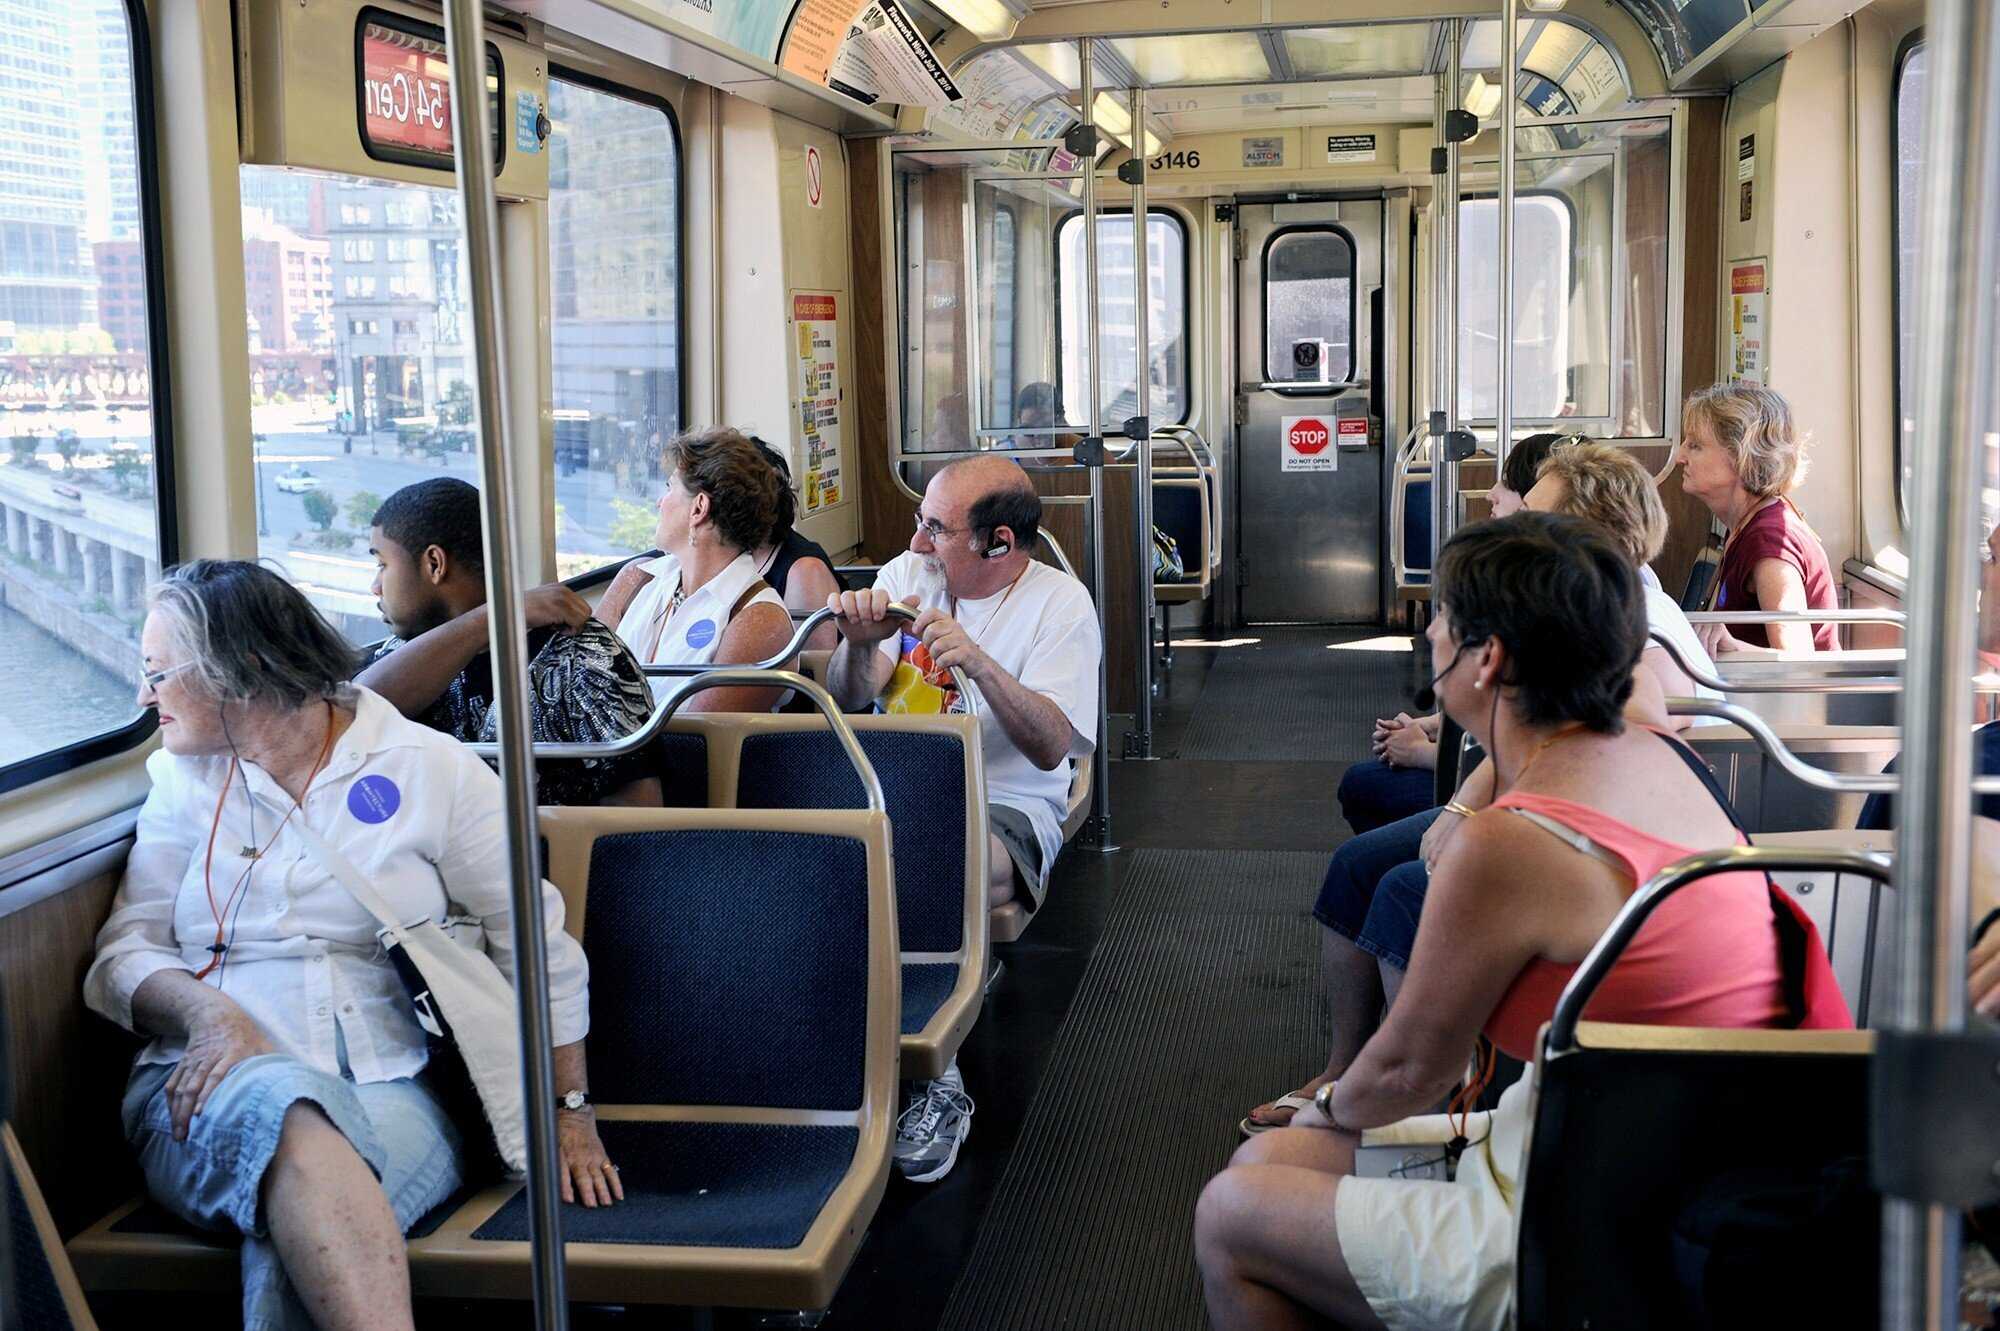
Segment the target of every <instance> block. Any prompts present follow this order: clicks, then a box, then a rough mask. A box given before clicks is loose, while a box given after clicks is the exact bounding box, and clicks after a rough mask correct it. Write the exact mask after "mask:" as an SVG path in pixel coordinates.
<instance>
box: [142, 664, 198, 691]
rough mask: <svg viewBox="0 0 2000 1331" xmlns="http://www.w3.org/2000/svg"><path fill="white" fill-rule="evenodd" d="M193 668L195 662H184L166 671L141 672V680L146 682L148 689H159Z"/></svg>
mask: <svg viewBox="0 0 2000 1331" xmlns="http://www.w3.org/2000/svg"><path fill="white" fill-rule="evenodd" d="M193 668H194V662H192V661H183V662H181V663H180V664H179V665H174V666H168V667H167V668H166V669H165V670H141V671H140V672H139V678H140V679H143V680H145V681H146V687H147V688H149V689H158V688H159V687H160V685H161V684H163V683H165V682H166V681H167V680H170V679H172V678H173V677H174V676H175V675H178V674H180V673H181V671H183V670H192V669H193Z"/></svg>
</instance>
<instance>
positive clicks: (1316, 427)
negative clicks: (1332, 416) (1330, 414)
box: [1285, 418, 1333, 453]
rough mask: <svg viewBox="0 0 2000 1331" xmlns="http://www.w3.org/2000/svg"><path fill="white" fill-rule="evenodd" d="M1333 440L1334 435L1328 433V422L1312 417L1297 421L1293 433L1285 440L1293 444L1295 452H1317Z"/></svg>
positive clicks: (1293, 426)
mask: <svg viewBox="0 0 2000 1331" xmlns="http://www.w3.org/2000/svg"><path fill="white" fill-rule="evenodd" d="M1332 440H1333V436H1332V435H1330V434H1328V433H1327V429H1326V422H1325V421H1318V420H1312V419H1310V418H1308V419H1306V420H1302V421H1298V422H1295V423H1294V424H1293V425H1292V431H1291V433H1290V434H1289V435H1287V436H1286V438H1285V442H1286V443H1288V444H1290V445H1291V446H1292V451H1293V452H1295V453H1317V452H1319V451H1320V450H1322V449H1324V448H1325V447H1326V446H1327V445H1328V444H1329V443H1331V442H1332Z"/></svg>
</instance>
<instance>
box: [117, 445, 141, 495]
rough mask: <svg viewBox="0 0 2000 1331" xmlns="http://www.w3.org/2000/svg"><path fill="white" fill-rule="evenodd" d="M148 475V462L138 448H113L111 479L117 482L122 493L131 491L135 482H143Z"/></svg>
mask: <svg viewBox="0 0 2000 1331" xmlns="http://www.w3.org/2000/svg"><path fill="white" fill-rule="evenodd" d="M145 475H146V464H145V462H144V461H142V460H141V459H140V457H139V454H138V452H137V450H135V449H129V448H115V449H113V450H111V479H112V480H113V481H114V482H116V483H117V486H118V489H119V491H120V492H121V493H129V492H130V491H131V490H132V489H133V487H134V485H135V483H138V482H142V481H143V480H144V479H145Z"/></svg>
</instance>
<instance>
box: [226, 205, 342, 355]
mask: <svg viewBox="0 0 2000 1331" xmlns="http://www.w3.org/2000/svg"><path fill="white" fill-rule="evenodd" d="M269 216H270V215H269V214H268V213H261V212H253V211H252V210H251V209H248V208H245V209H244V210H243V291H244V304H245V307H246V308H247V309H248V310H249V314H250V320H251V325H252V326H253V327H254V328H255V329H256V330H257V343H258V348H259V349H260V350H263V351H283V352H298V351H330V350H332V348H333V262H332V257H331V254H332V245H331V243H330V242H328V241H325V240H320V239H316V238H313V237H310V236H301V235H299V234H298V233H297V232H295V231H293V230H292V229H291V228H290V227H285V226H280V225H278V224H277V223H276V222H273V221H271V220H269Z"/></svg>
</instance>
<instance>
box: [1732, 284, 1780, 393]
mask: <svg viewBox="0 0 2000 1331" xmlns="http://www.w3.org/2000/svg"><path fill="white" fill-rule="evenodd" d="M1765 271H1766V269H1765V261H1764V260H1763V259H1737V260H1735V261H1733V262H1732V263H1731V264H1730V265H1729V377H1730V378H1731V379H1748V380H1750V381H1752V382H1754V383H1760V384H1761V383H1764V382H1765V380H1766V376H1767V375H1768V374H1769V373H1770V361H1769V349H1768V348H1767V347H1766V346H1765V343H1764V339H1765V337H1766V336H1767V330H1766V326H1765V314H1766V308H1765V302H1766V300H1767V299H1768V298H1769V295H1770V284H1769V282H1768V280H1767V279H1766V277H1765Z"/></svg>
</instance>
